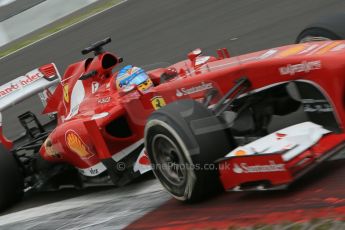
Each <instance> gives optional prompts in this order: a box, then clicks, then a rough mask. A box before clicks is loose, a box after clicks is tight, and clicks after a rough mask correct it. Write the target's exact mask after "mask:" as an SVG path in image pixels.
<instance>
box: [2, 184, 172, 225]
mask: <svg viewBox="0 0 345 230" xmlns="http://www.w3.org/2000/svg"><path fill="white" fill-rule="evenodd" d="M138 188H140V189H138ZM155 192H163V188H162V186H161V185H160V183H158V181H156V180H149V181H145V182H142V183H138V184H133V185H128V186H126V187H124V188H118V189H110V190H106V191H101V192H96V193H91V194H88V195H83V196H79V197H75V198H70V199H66V200H63V201H59V202H55V203H50V204H46V205H42V206H39V207H34V208H30V209H26V210H22V211H18V212H14V213H10V214H7V215H3V216H0V229H2V227H1V226H4V225H8V224H13V223H16V222H19V221H20V222H23V221H28V222H29V221H30V220H33V219H36V220H37V221H40V219H38V218H42V219H44V218H45V217H47V216H49V217H50V218H52V219H54V213H65V214H66V216H67V217H68V215H69V213H70V212H71V210H73V209H76V208H80V207H83V209H86V210H87V209H90V211H92V210H91V209H92V206H100V204H102V203H103V204H105V203H109V202H112V203H114V204H116V203H118V204H119V205H121V207H116V206H115V205H114V214H116V215H113V216H112V217H111V218H116V216H117V215H119V214H120V213H121V212H126V213H127V214H128V216H131V214H134V212H136V211H138V209H134V210H132V208H133V207H130V206H131V205H128V207H124V206H123V204H124V203H123V201H125V202H127V203H128V202H130V200H134V199H135V198H136V197H138V196H144V197H145V196H146V194H153V193H155ZM163 193H164V194H166V193H165V192H163ZM168 197H169V198H170V196H168ZM157 200H158V198H157ZM161 200H162V201H163V202H164V201H165V200H166V198H164V197H163V198H162V199H161ZM134 203H135V202H134ZM97 204H98V205H97ZM133 205H134V206H135V205H137V203H135V204H133ZM133 205H132V206H133ZM152 206H153V207H151V206H150V205H149V206H148V207H146V208H148V210H147V211H150V210H151V208H154V207H155V205H152ZM143 208H144V207H143ZM117 209H118V210H117ZM98 211H99V212H98V214H102V210H98ZM139 214H140V215H143V214H145V213H139ZM44 216H45V217H44ZM135 219H137V218H136V217H135V216H133V218H132V217H131V218H130V220H128V221H127V222H128V223H126V224H130V223H131V222H132V221H134V220H135ZM64 224H70V223H62V221H61V223H59V225H64ZM56 227H58V226H56ZM23 229H24V228H23Z"/></svg>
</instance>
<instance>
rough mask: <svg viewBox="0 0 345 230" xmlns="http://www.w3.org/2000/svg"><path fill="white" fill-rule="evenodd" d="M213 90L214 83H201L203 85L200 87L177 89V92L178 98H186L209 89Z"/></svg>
mask: <svg viewBox="0 0 345 230" xmlns="http://www.w3.org/2000/svg"><path fill="white" fill-rule="evenodd" d="M212 88H213V84H212V83H205V82H201V84H200V85H198V86H193V87H191V88H181V89H177V90H176V96H178V97H182V96H185V95H190V94H194V93H198V92H202V91H205V90H208V89H212Z"/></svg>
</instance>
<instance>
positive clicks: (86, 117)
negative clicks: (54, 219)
mask: <svg viewBox="0 0 345 230" xmlns="http://www.w3.org/2000/svg"><path fill="white" fill-rule="evenodd" d="M321 35H322V36H321ZM321 35H320V36H317V35H315V33H313V34H308V33H307V32H306V33H304V34H303V36H302V39H303V38H304V37H308V36H309V37H310V36H317V37H323V38H325V39H327V35H324V34H321ZM325 39H322V40H325ZM330 39H332V37H330ZM108 42H110V39H106V40H103V41H100V42H97V43H95V44H93V45H92V46H90V47H88V48H86V49H84V50H83V54H87V53H89V52H94V54H95V56H94V57H90V58H87V59H85V60H83V61H80V62H77V63H74V64H72V65H70V66H69V67H68V68H67V70H66V71H65V74H64V75H63V77H61V76H60V75H59V73H58V71H57V69H56V67H55V65H54V64H48V65H45V66H42V67H40V68H38V69H35V70H33V71H31V72H29V73H28V74H26V75H25V76H21V77H19V78H17V79H15V80H13V81H11V82H9V83H8V84H5V85H3V86H1V87H0V112H2V111H4V110H6V109H7V108H9V107H10V106H13V105H14V104H16V103H18V102H21V101H23V100H24V99H26V98H28V97H31V96H32V95H35V94H37V93H39V95H40V98H41V100H42V102H43V104H44V105H45V108H44V113H46V114H49V116H50V117H51V118H52V120H51V121H50V122H48V123H47V124H41V123H40V121H39V119H38V118H37V117H36V116H35V114H33V113H32V112H26V113H24V114H22V115H21V116H19V121H20V123H21V124H22V126H23V127H24V129H25V135H23V136H21V137H19V138H18V139H16V140H13V141H10V140H8V139H7V138H6V137H5V136H4V135H3V133H2V124H1V122H0V143H1V144H0V209H3V208H5V207H7V206H8V205H10V204H11V203H13V202H14V201H15V200H18V199H19V198H20V197H21V196H22V194H23V193H24V192H30V191H37V190H44V189H50V190H51V189H58V188H60V187H61V186H64V185H74V186H76V187H85V186H89V185H104V184H115V185H118V186H121V185H125V184H127V183H128V182H130V181H132V180H133V179H134V178H136V177H137V176H138V175H141V174H142V173H145V172H147V171H148V170H150V169H151V167H150V164H149V163H150V161H149V159H148V158H147V155H146V154H145V151H144V128H145V124H146V122H147V119H148V117H149V116H150V115H151V116H150V119H149V123H148V125H147V126H146V147H147V152H148V156H149V158H150V160H151V162H152V163H153V164H152V165H153V166H154V168H153V169H154V172H155V174H156V176H157V177H158V178H159V180H160V181H161V182H162V183H163V185H164V186H165V187H166V188H167V189H168V191H170V192H171V193H172V194H173V195H174V196H175V197H178V198H179V199H183V200H193V199H197V198H198V197H203V195H204V194H205V193H208V192H212V191H213V190H215V189H216V188H217V186H219V185H220V183H218V182H219V176H218V171H217V170H199V169H200V168H202V169H204V168H205V167H214V166H215V164H214V163H213V162H214V161H215V160H218V161H219V163H217V164H219V165H220V166H222V167H220V175H221V177H220V178H221V180H222V182H223V185H224V187H225V188H226V189H241V188H242V189H243V188H247V187H253V186H254V187H255V186H256V187H258V186H261V187H262V188H271V187H276V186H280V185H286V184H288V183H290V182H291V181H292V180H294V179H295V178H296V177H297V176H299V175H301V174H302V173H303V172H304V171H306V170H308V169H309V168H311V167H312V166H314V165H315V162H319V161H320V159H324V158H326V157H328V156H330V155H332V154H333V153H334V152H337V151H338V150H339V149H341V147H342V138H343V136H342V126H341V124H342V122H343V121H342V118H343V113H344V111H343V107H342V105H343V104H342V92H343V89H342V87H343V84H342V83H343V82H342V78H341V77H340V75H341V73H342V63H343V61H342V60H343V59H342V56H343V55H344V46H345V45H344V44H343V43H344V42H330V41H327V42H321V43H311V44H300V45H292V46H288V47H281V48H275V49H270V50H264V51H261V52H257V53H253V54H249V55H244V56H240V57H232V58H230V55H229V53H228V52H227V50H226V49H220V50H218V52H217V53H218V56H217V57H213V56H203V55H202V54H201V50H199V49H197V50H195V51H193V52H191V53H189V54H188V59H187V60H184V61H182V62H179V63H176V64H174V65H172V66H167V67H165V68H157V69H154V70H151V71H149V72H148V75H149V77H150V78H151V81H152V82H153V84H154V88H152V89H150V91H148V92H145V93H143V92H142V91H141V90H140V87H139V86H137V85H130V86H128V87H124V88H123V89H117V87H116V84H115V78H116V76H117V73H113V72H112V71H113V69H114V67H115V66H117V65H118V64H119V63H121V62H122V59H121V58H119V57H117V56H116V55H114V54H111V53H109V52H105V51H104V50H103V48H102V47H103V46H104V45H105V44H107V43H108ZM330 77H332V78H334V79H335V80H334V81H333V82H329V79H330ZM335 82H336V83H335ZM187 98H189V99H187ZM190 99H193V100H190ZM174 101H179V102H178V103H172V102H174ZM169 103H172V104H171V105H168V106H166V105H167V104H169ZM300 108H304V110H303V109H302V110H301V109H300ZM155 110H157V112H154V111H155ZM296 111H297V112H296ZM153 112H154V113H153ZM298 112H300V114H299V116H295V117H293V118H291V119H290V118H289V120H291V121H293V122H292V124H297V126H291V127H290V125H292V124H290V125H287V124H285V126H284V127H282V128H286V127H287V129H283V130H282V131H279V132H276V131H275V130H276V129H277V128H276V127H275V128H274V127H273V128H272V127H271V126H272V123H273V124H274V123H275V122H274V120H275V119H276V117H277V116H290V115H292V116H294V114H295V113H298ZM152 113H153V114H152ZM0 115H1V114H0ZM0 118H1V116H0ZM298 119H299V121H298ZM271 120H273V122H271ZM0 121H1V119H0ZM307 121H309V122H307ZM303 122H304V123H303ZM305 122H307V123H305ZM276 123H277V122H276ZM272 130H273V131H272ZM270 133H271V134H270ZM309 134H313V136H311V137H309ZM298 135H299V136H298ZM296 139H297V140H296ZM278 140H279V141H278ZM238 146H242V147H238ZM186 163H188V164H190V166H191V167H198V168H185V169H183V170H181V167H177V168H176V166H179V165H184V166H185V165H188V164H186ZM166 165H168V166H169V167H165V166H166ZM206 165H208V166H206ZM223 165H224V167H223ZM229 165H230V166H229ZM160 166H162V167H160ZM170 166H173V167H170ZM225 166H229V167H230V169H228V167H225ZM235 166H236V167H235ZM230 174H231V175H230ZM253 178H254V179H253Z"/></svg>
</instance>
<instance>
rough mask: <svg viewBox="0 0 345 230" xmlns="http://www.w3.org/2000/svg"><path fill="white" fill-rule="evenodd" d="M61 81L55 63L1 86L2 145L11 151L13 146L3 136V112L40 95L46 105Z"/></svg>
mask: <svg viewBox="0 0 345 230" xmlns="http://www.w3.org/2000/svg"><path fill="white" fill-rule="evenodd" d="M60 81H61V76H60V74H59V71H58V70H57V68H56V66H55V64H54V63H50V64H47V65H43V66H41V67H39V68H36V69H34V70H32V71H30V72H28V73H27V74H25V75H23V76H20V77H18V78H16V79H14V80H12V81H10V82H8V83H6V84H4V85H2V86H0V144H2V145H4V146H5V147H6V148H7V149H9V150H10V149H11V148H12V146H13V144H12V142H11V141H9V140H7V139H6V137H5V136H4V135H3V132H2V116H1V112H2V111H4V110H6V109H8V108H9V107H11V106H14V105H15V104H17V103H19V102H22V101H24V100H25V99H27V98H29V97H31V96H33V95H35V94H39V96H40V98H41V100H42V103H43V104H45V101H46V100H47V99H48V98H49V97H50V95H52V94H53V92H54V90H55V88H56V85H57V84H58V83H59V82H60Z"/></svg>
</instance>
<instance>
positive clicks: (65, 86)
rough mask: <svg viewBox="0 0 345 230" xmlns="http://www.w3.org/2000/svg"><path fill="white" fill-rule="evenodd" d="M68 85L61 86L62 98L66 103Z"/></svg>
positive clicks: (67, 99) (67, 101)
mask: <svg viewBox="0 0 345 230" xmlns="http://www.w3.org/2000/svg"><path fill="white" fill-rule="evenodd" d="M68 88H69V87H68V85H64V86H63V98H64V100H65V102H66V103H69V95H68Z"/></svg>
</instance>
